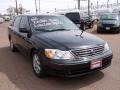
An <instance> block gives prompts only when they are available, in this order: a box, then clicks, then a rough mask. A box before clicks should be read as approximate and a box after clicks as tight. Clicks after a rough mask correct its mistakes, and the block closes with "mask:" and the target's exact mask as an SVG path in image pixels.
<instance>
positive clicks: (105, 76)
mask: <svg viewBox="0 0 120 90" xmlns="http://www.w3.org/2000/svg"><path fill="white" fill-rule="evenodd" d="M7 26H8V23H3V24H0V90H120V34H117V33H105V34H104V33H102V34H97V33H96V31H95V28H94V29H91V30H87V32H89V33H92V34H94V35H96V36H98V37H101V38H102V39H104V40H106V41H107V42H108V43H109V45H110V47H111V49H112V50H113V54H114V57H113V60H112V65H111V66H110V67H108V68H106V69H104V70H102V71H100V72H97V73H92V74H90V75H85V76H82V77H77V78H59V77H52V76H48V77H46V78H42V79H40V78H37V77H36V76H35V75H34V73H33V71H32V65H31V60H30V59H29V58H27V57H25V56H24V55H22V54H21V53H20V52H16V53H12V52H11V51H10V49H9V42H8V33H7Z"/></svg>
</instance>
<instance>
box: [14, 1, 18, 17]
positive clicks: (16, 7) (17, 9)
mask: <svg viewBox="0 0 120 90" xmlns="http://www.w3.org/2000/svg"><path fill="white" fill-rule="evenodd" d="M17 3H18V2H17V0H15V6H16V14H17V15H18V4H17Z"/></svg>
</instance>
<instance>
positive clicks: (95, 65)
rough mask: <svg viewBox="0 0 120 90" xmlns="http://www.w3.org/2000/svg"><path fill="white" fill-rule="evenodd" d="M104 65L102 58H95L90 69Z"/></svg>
mask: <svg viewBox="0 0 120 90" xmlns="http://www.w3.org/2000/svg"><path fill="white" fill-rule="evenodd" d="M100 67H102V60H93V61H91V63H90V69H96V68H100Z"/></svg>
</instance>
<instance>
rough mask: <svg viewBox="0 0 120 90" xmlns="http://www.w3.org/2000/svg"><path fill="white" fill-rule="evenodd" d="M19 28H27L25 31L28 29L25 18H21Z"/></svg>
mask: <svg viewBox="0 0 120 90" xmlns="http://www.w3.org/2000/svg"><path fill="white" fill-rule="evenodd" d="M20 28H27V30H29V29H30V27H29V23H28V19H27V17H22V19H21V22H20Z"/></svg>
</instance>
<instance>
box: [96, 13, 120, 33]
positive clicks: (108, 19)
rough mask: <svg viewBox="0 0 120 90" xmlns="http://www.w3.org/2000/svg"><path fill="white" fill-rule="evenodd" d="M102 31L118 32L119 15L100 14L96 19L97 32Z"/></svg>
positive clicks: (119, 27) (119, 24)
mask: <svg viewBox="0 0 120 90" xmlns="http://www.w3.org/2000/svg"><path fill="white" fill-rule="evenodd" d="M103 31H106V32H108V31H114V32H120V15H119V14H113V13H108V14H103V15H101V16H100V19H99V21H98V27H97V32H98V33H100V32H103Z"/></svg>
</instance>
